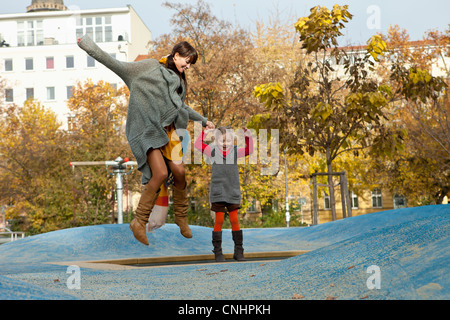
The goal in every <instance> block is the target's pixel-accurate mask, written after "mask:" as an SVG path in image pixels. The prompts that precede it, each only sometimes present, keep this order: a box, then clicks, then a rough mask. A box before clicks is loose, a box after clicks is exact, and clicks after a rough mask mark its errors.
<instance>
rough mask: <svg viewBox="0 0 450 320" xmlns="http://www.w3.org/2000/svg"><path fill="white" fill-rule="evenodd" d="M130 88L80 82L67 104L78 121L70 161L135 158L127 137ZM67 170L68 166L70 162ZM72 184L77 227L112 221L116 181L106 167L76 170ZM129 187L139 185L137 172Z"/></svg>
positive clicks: (72, 135) (73, 130)
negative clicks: (126, 120)
mask: <svg viewBox="0 0 450 320" xmlns="http://www.w3.org/2000/svg"><path fill="white" fill-rule="evenodd" d="M128 94H129V93H128V89H127V88H126V87H122V88H119V89H116V88H114V87H112V86H111V85H110V84H109V83H105V82H103V81H99V82H98V83H96V84H94V83H93V82H92V81H91V80H87V81H86V82H85V83H78V84H77V86H76V87H75V88H74V89H73V95H72V97H71V98H70V99H69V101H68V108H69V110H70V112H71V113H72V115H73V116H74V119H75V122H74V126H73V129H72V130H71V132H70V138H71V145H70V152H69V155H70V161H106V160H114V159H116V158H117V157H118V156H121V157H122V158H125V157H129V158H132V153H131V150H130V149H129V145H128V143H127V141H126V138H125V130H124V128H125V127H124V126H125V119H126V113H127V104H128ZM67 170H69V166H68V163H67ZM73 174H74V176H73V177H72V180H71V181H70V183H71V184H72V185H73V187H74V191H75V205H76V207H75V221H74V225H86V224H99V223H109V222H111V213H112V211H113V207H112V205H113V202H114V201H113V200H114V198H113V197H114V192H113V190H114V189H115V182H114V179H113V178H112V176H111V175H109V174H108V172H107V170H106V168H105V167H103V166H92V167H77V168H75V169H74V170H73ZM132 177H134V179H133V178H131V179H130V180H131V181H132V182H133V183H132V185H130V188H137V187H138V186H139V183H138V181H139V179H136V170H135V172H134V175H133V176H132Z"/></svg>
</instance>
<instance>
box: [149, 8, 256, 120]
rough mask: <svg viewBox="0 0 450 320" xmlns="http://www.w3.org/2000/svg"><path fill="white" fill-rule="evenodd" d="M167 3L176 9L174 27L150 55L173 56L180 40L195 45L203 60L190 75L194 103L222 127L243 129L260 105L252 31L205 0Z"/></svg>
mask: <svg viewBox="0 0 450 320" xmlns="http://www.w3.org/2000/svg"><path fill="white" fill-rule="evenodd" d="M164 6H165V7H167V8H169V9H172V10H174V12H175V13H174V15H173V17H172V19H171V24H172V26H173V31H172V33H170V34H164V35H162V36H161V37H160V38H158V39H157V40H156V41H155V42H154V48H155V49H154V50H153V51H152V52H150V53H149V56H150V57H152V58H156V59H159V58H161V57H162V56H165V55H167V54H169V53H170V51H171V49H172V47H173V45H174V44H175V43H176V42H178V41H180V40H186V41H188V42H189V43H191V44H192V45H193V46H194V48H195V49H196V50H197V52H198V54H199V59H198V60H197V63H196V64H195V65H194V66H192V68H191V69H190V70H189V71H188V73H187V77H188V85H189V87H188V93H187V103H188V105H189V106H191V107H193V108H194V109H195V110H197V111H199V112H200V113H201V114H203V115H204V116H205V117H207V118H208V119H210V120H212V121H214V123H215V124H216V126H220V125H230V124H232V125H233V127H235V128H240V127H242V126H243V125H245V124H246V121H247V120H248V118H249V116H250V115H251V114H253V113H254V112H255V110H257V109H258V108H259V105H258V104H257V103H256V102H255V101H254V99H252V95H251V92H252V89H253V86H254V85H255V84H256V76H257V74H255V72H257V69H256V65H257V61H255V58H254V56H253V44H252V42H251V39H250V36H249V33H248V32H246V31H245V30H243V29H240V28H238V27H235V26H233V25H232V24H231V23H230V22H227V21H225V20H220V19H218V18H217V17H216V16H214V15H213V14H212V12H211V9H210V5H209V4H208V3H206V2H204V1H203V0H198V1H197V3H196V4H194V5H192V4H177V3H171V2H165V3H164Z"/></svg>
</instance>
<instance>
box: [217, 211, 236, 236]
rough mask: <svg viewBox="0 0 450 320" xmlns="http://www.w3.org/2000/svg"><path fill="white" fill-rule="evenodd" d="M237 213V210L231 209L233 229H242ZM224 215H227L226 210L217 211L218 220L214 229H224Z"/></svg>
mask: <svg viewBox="0 0 450 320" xmlns="http://www.w3.org/2000/svg"><path fill="white" fill-rule="evenodd" d="M237 213H238V211H237V210H234V211H231V212H230V213H229V216H230V222H231V230H232V231H239V230H240V228H239V219H238V216H237ZM224 217H225V213H224V212H216V222H215V223H214V231H222V225H223V221H224Z"/></svg>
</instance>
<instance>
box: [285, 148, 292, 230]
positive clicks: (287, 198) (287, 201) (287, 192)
mask: <svg viewBox="0 0 450 320" xmlns="http://www.w3.org/2000/svg"><path fill="white" fill-rule="evenodd" d="M284 183H285V190H286V227H288V228H289V221H290V219H291V215H290V214H289V190H288V182H287V160H286V149H284Z"/></svg>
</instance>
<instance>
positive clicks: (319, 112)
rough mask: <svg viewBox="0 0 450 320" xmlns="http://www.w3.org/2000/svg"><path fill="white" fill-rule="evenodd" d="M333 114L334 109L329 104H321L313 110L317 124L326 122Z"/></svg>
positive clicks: (312, 113)
mask: <svg viewBox="0 0 450 320" xmlns="http://www.w3.org/2000/svg"><path fill="white" fill-rule="evenodd" d="M332 114H333V109H332V108H331V105H330V104H329V103H323V102H319V103H318V104H317V105H316V106H315V107H314V108H312V109H311V115H312V116H313V117H314V119H315V120H316V121H317V122H325V121H326V120H327V118H328V117H329V116H331V115H332Z"/></svg>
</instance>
